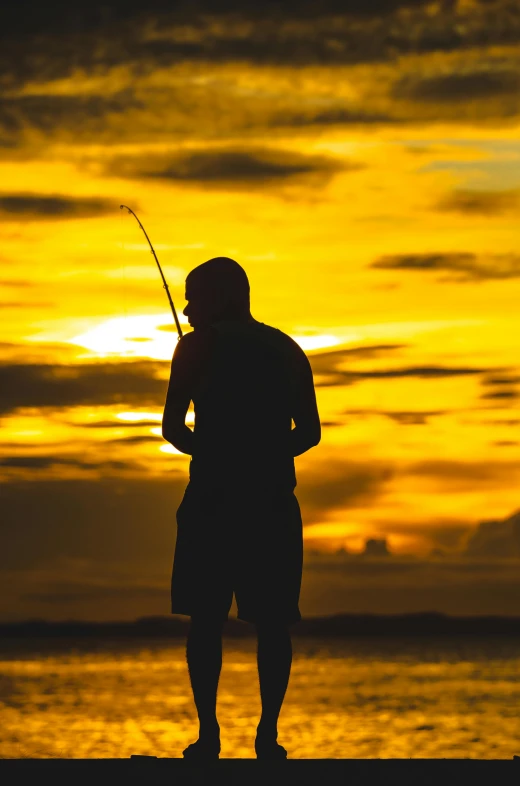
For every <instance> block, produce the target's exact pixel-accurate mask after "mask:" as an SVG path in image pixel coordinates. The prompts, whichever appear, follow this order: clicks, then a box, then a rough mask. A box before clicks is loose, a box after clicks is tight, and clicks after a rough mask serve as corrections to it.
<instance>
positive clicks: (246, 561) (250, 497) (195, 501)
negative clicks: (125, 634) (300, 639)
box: [171, 482, 303, 624]
mask: <svg viewBox="0 0 520 786" xmlns="http://www.w3.org/2000/svg"><path fill="white" fill-rule="evenodd" d="M302 567H303V532H302V519H301V513H300V506H299V504H298V500H297V499H296V496H295V495H294V492H293V491H292V490H288V491H287V490H283V491H280V490H277V491H272V492H269V491H266V490H265V489H262V490H255V491H250V492H247V493H246V492H242V493H239V494H237V493H235V492H234V493H233V494H231V493H227V494H226V493H224V492H222V491H211V490H207V489H206V490H205V489H203V488H200V487H197V486H195V485H194V484H193V483H192V482H190V483H189V484H188V487H187V488H186V491H185V493H184V497H183V500H182V502H181V504H180V506H179V509H178V510H177V541H176V544H175V555H174V560H173V570H172V582H171V611H172V614H186V615H188V616H193V615H194V614H196V615H198V616H201V615H203V616H209V617H212V618H219V619H221V620H226V619H227V618H228V614H229V610H230V607H231V603H232V601H233V593H234V594H235V598H236V603H237V610H238V615H237V616H238V618H239V619H241V620H244V621H246V622H252V623H258V622H262V621H263V620H265V621H269V622H272V621H278V622H282V623H285V624H292V623H294V622H299V621H300V620H301V614H300V610H299V607H298V602H299V596H300V587H301V580H302Z"/></svg>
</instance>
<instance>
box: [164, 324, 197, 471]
mask: <svg viewBox="0 0 520 786" xmlns="http://www.w3.org/2000/svg"><path fill="white" fill-rule="evenodd" d="M192 336H193V334H192V333H187V334H186V335H185V336H183V337H182V338H181V339H180V341H179V342H178V343H177V346H176V347H175V352H174V353H173V358H172V365H171V371H170V382H169V385H168V393H167V395H166V404H165V407H164V414H163V420H162V435H163V437H164V439H165V440H166V441H167V442H170V443H171V444H172V445H173V447H174V448H177V450H180V451H181V453H188V454H189V455H190V456H191V455H192V453H193V431H192V430H191V428H189V427H188V426H187V425H186V422H185V421H186V412H187V411H188V407H189V406H190V401H191V397H192V392H193V381H194V374H195V371H196V368H195V367H194V366H195V363H194V361H195V358H194V353H193V346H192V344H193V341H192V338H191V337H192Z"/></svg>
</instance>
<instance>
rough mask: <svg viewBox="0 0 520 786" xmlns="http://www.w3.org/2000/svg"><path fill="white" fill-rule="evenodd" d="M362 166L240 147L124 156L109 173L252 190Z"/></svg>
mask: <svg viewBox="0 0 520 786" xmlns="http://www.w3.org/2000/svg"><path fill="white" fill-rule="evenodd" d="M360 166H361V165H360V164H357V163H348V162H343V161H341V160H340V159H336V158H331V157H329V156H323V155H304V154H301V153H296V152H294V151H290V150H280V149H275V148H269V147H256V148H247V147H236V148H221V149H213V150H211V149H205V150H197V151H191V152H185V151H183V152H175V153H171V154H168V155H156V156H146V157H139V156H135V157H120V158H116V159H115V160H113V161H112V162H111V164H110V167H109V171H110V173H111V175H116V176H118V177H125V178H132V179H134V178H135V179H149V178H151V179H160V180H171V181H175V182H180V183H190V182H191V183H196V184H198V183H205V184H206V185H209V186H211V185H214V186H216V187H219V186H220V185H222V184H225V185H227V186H229V185H235V186H243V187H244V186H246V187H247V188H249V187H251V186H252V185H255V184H259V185H262V186H263V185H265V183H269V182H271V183H272V182H277V181H280V180H284V179H288V178H295V177H297V178H301V177H304V178H305V177H308V176H314V175H319V176H320V177H327V178H328V177H330V176H332V175H333V174H334V173H336V172H338V171H340V170H347V169H350V170H354V169H359V168H360Z"/></svg>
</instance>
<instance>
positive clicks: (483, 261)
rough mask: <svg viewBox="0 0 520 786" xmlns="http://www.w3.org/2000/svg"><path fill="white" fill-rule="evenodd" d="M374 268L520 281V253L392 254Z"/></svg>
mask: <svg viewBox="0 0 520 786" xmlns="http://www.w3.org/2000/svg"><path fill="white" fill-rule="evenodd" d="M370 267H372V268H378V269H382V270H411V271H420V272H422V271H433V272H438V271H449V272H452V273H454V275H453V276H449V277H443V278H441V279H440V280H448V281H458V282H468V281H469V282H475V281H492V280H502V279H510V278H520V254H482V255H477V254H473V253H469V252H453V253H445V252H442V253H434V252H430V253H425V254H392V255H386V256H382V257H380V258H379V259H377V260H376V261H375V262H373V263H372V264H371V265H370Z"/></svg>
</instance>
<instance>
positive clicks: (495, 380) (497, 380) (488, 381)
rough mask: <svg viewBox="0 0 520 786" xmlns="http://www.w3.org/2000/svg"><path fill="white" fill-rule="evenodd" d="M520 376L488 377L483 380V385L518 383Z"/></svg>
mask: <svg viewBox="0 0 520 786" xmlns="http://www.w3.org/2000/svg"><path fill="white" fill-rule="evenodd" d="M519 382H520V376H516V377H486V378H485V379H483V380H482V384H483V385H517V384H518V383H519Z"/></svg>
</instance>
